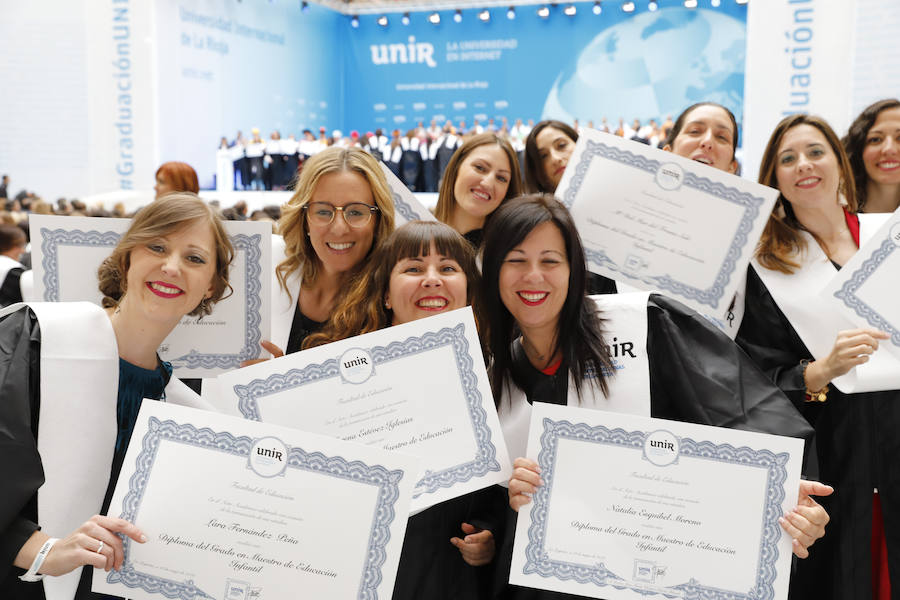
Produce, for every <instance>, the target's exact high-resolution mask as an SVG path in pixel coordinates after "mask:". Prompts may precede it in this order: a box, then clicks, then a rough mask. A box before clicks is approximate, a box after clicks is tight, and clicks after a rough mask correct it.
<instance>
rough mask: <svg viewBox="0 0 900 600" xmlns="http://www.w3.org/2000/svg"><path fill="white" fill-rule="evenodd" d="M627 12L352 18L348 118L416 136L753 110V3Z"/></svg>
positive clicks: (532, 10) (586, 6) (610, 6)
mask: <svg viewBox="0 0 900 600" xmlns="http://www.w3.org/2000/svg"><path fill="white" fill-rule="evenodd" d="M635 4H639V5H640V6H638V7H637V8H636V10H635V11H634V12H631V13H626V12H624V11H623V10H622V9H621V7H620V3H619V2H615V3H613V2H606V3H604V4H603V10H602V12H601V14H599V15H598V14H594V11H593V10H592V7H593V3H592V2H578V3H575V7H576V9H577V13H576V14H575V15H574V16H567V15H565V14H563V10H564V5H562V4H560V5H557V6H553V7H549V6H548V9H549V10H550V14H549V16H548V18H546V19H544V18H541V17H539V16H538V15H537V10H538V9H539V8H540V7H539V6H535V5H527V6H519V7H518V8H517V9H516V18H515V19H509V18H507V9H506V8H505V7H504V8H493V9H490V20H489V21H486V22H485V21H481V20H480V19H479V18H478V14H479V13H480V12H481V11H479V10H463V11H462V12H461V16H462V19H461V21H460V22H458V23H457V22H455V20H454V18H453V17H454V11H440V12H439V13H438V14H439V15H440V23H439V24H436V25H435V24H432V23H431V22H429V21H428V16H429V15H430V14H431V13H426V12H417V13H411V15H410V23H409V25H403V24H402V22H401V15H400V14H389V15H387V16H388V25H387V26H386V27H382V26H380V25H378V24H377V22H376V19H377V18H378V17H379V16H380V15H360V16H359V17H358V18H359V27H358V28H352V27H351V26H350V18H349V17H345V18H344V21H345V22H344V25H345V26H344V27H343V28H342V32H343V38H344V40H345V43H344V44H343V46H344V48H345V52H346V56H345V71H344V77H343V80H344V82H345V86H346V87H345V92H344V95H343V97H344V123H345V127H347V128H356V129H366V128H368V129H370V128H374V127H383V128H387V129H393V128H398V129H401V130H405V129H409V128H411V127H413V126H415V124H416V123H417V122H419V121H424V122H425V123H426V124H427V123H428V122H429V121H430V120H431V119H436V120H438V121H439V122H441V123H443V121H444V120H445V119H450V120H452V121H453V122H454V124H458V123H459V121H460V120H465V121H466V124H467V125H471V124H472V122H473V120H474V119H478V120H479V121H480V122H481V124H482V125H484V124H486V123H485V122H486V121H487V120H488V119H491V118H493V119H494V120H495V122H496V124H497V125H498V126H499V124H500V122H501V119H502V118H504V117H506V118H507V119H508V121H509V125H510V126H512V124H513V122H514V121H515V119H517V118H522V119H523V120H527V119H529V118H533V119H535V120H538V119H541V118H551V117H552V118H558V119H562V120H565V121H568V122H572V121H573V120H574V119H579V120H580V122H581V124H582V125H587V123H588V121H594V123H595V125H599V124H600V121H601V119H602V118H604V117H605V118H606V119H607V120H608V122H609V125H610V127H614V126H615V125H616V124H617V123H618V119H619V118H623V119H624V120H625V123H626V124H630V123H631V121H632V120H633V119H634V118H639V119H640V120H641V121H642V122H646V120H647V119H650V118H655V119H661V118H665V116H666V115H668V114H671V115H673V116H675V115H677V114H678V113H679V112H680V111H681V109H683V108H684V107H685V106H687V105H689V104H692V103H694V102H698V101H701V100H712V101H715V102H719V103H721V104H724V105H725V106H727V107H729V108H731V109H732V110H733V111H734V112H735V114H736V115H737V116H738V118H739V119H740V117H741V114H742V112H743V110H742V109H743V95H744V55H745V46H746V14H747V10H746V6H742V5H737V4H736V3H734V2H732V1H730V0H725V1H723V2H722V3H721V5H720V6H718V7H715V8H712V7H710V5H709V4H708V3H706V2H704V3H703V4H704V5H705V6H707V8H696V9H688V8H685V7H684V6H683V3H682V2H681V1H680V0H666V1H660V2H659V3H658V6H659V8H658V9H657V10H654V11H650V10H649V9H648V3H647V2H640V3H637V2H636V3H635Z"/></svg>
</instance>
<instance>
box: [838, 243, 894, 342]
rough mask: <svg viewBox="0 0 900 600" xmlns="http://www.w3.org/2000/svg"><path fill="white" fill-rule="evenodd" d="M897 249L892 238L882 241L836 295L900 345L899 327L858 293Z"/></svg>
mask: <svg viewBox="0 0 900 600" xmlns="http://www.w3.org/2000/svg"><path fill="white" fill-rule="evenodd" d="M896 251H897V244H896V243H895V242H893V241H891V240H890V239H886V240H884V241H883V242H881V246H879V247H878V249H877V250H875V252H873V253H872V256H870V257H869V258H867V259H866V260H864V261H863V263H862V265H860V267H859V268H858V269H857V270H856V271H854V272H853V275H851V276H850V279H848V280H847V281H845V282H844V285H842V286H841V289H839V290H837V291H836V292H835V293H834V297H835V298H837V299H838V300H840V301H841V302H843V303H844V305H846V306H847V307H848V308H851V309H852V310H853V312H855V313H856V314H857V315H859V316H860V317H862V318H863V319H865V320H866V322H867V323H868V324H869V325H871V326H872V327H875V328H877V329H880V330H882V331H884V332H886V333H887V334H888V335H890V336H891V343H892V344H893V345H894V346H897V347H900V330H898V329H897V327H894V326H893V325H892V324H891V323H890V322H889V321H888V320H887V319H885V318H884V317H883V316H881V314H879V313H878V311H876V310H875V309H874V308H872V307H871V306H869V305H868V304H866V303H865V302H863V301H862V300H861V299H860V298H859V296H857V295H856V293H857V292H858V291H859V288H861V287H862V285H863V284H864V283H865V282H866V280H867V279H868V278H869V277H870V276H871V275H872V273H874V272H875V271H877V270H878V267H880V266H881V264H882V263H883V262H884V261H886V260H887V259H888V257H889V256H890V255H891V254H893V253H894V252H896Z"/></svg>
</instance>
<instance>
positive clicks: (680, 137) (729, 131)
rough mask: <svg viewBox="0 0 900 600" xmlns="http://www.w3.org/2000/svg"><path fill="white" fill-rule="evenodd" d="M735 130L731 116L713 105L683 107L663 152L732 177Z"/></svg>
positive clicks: (736, 134)
mask: <svg viewBox="0 0 900 600" xmlns="http://www.w3.org/2000/svg"><path fill="white" fill-rule="evenodd" d="M737 144H738V126H737V120H736V119H735V118H734V114H732V112H731V111H730V110H728V109H727V108H725V107H724V106H722V105H721V104H716V103H715V102H698V103H697V104H693V105H691V106H689V107H687V108H686V109H685V110H684V111H683V112H682V113H681V114H680V115H678V119H677V120H676V121H675V125H673V126H672V129H671V130H670V131H669V137H668V138H667V139H666V143H665V146H663V150H668V151H669V152H674V153H675V154H677V155H679V156H683V157H685V158H690V159H691V160H696V161H698V162H701V163H703V164H706V165H709V166H711V167H715V168H717V169H719V170H721V171H727V172H729V173H734V172H736V171H737V167H738V164H737V161H736V160H735V158H734V152H735V150H737Z"/></svg>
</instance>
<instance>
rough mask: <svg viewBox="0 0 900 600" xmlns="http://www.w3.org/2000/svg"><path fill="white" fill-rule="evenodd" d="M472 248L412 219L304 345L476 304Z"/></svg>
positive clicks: (446, 230) (437, 226)
mask: <svg viewBox="0 0 900 600" xmlns="http://www.w3.org/2000/svg"><path fill="white" fill-rule="evenodd" d="M480 281H481V275H480V274H479V273H478V268H477V267H476V265H475V251H474V249H473V248H472V246H471V245H470V244H468V243H466V240H465V239H464V238H463V237H462V236H461V235H459V234H458V233H456V232H455V231H454V230H453V229H452V228H451V227H449V226H447V225H444V224H443V223H437V222H434V221H411V222H409V223H407V224H405V225H403V226H402V227H399V228H397V230H396V231H394V233H392V234H391V235H390V236H388V238H387V239H385V240H384V241H383V242H382V243H381V244H380V245H379V246H378V248H377V249H376V250H375V251H374V252H373V254H372V259H371V260H370V261H368V262H367V263H366V266H365V267H364V268H363V270H361V271H360V272H359V273H358V274H357V276H356V277H354V279H353V282H352V283H351V285H350V287H349V290H348V291H347V293H346V295H345V296H344V297H343V299H342V300H341V302H340V303H339V304H338V305H337V306H336V307H335V309H334V313H333V314H332V317H331V319H329V321H328V323H327V324H326V325H325V327H324V328H323V330H322V331H321V332H320V333H317V334H313V335H311V336H310V337H309V338H307V342H306V343H305V344H304V347H305V348H308V347H313V346H318V345H321V344H327V343H329V342H335V341H337V340H342V339H345V338H348V337H351V336H354V335H361V334H363V333H369V332H370V331H377V330H379V329H383V328H385V327H389V326H391V325H400V324H401V323H407V322H409V321H414V320H416V319H421V318H423V317H427V316H430V315H433V314H437V313H441V312H445V311H450V310H454V309H457V308H462V307H463V306H469V305H473V310H474V311H475V318H476V321H479V322H483V319H479V318H478V317H479V311H480V304H478V303H477V302H474V303H473V301H474V300H475V294H476V291H477V290H478V287H479V284H480Z"/></svg>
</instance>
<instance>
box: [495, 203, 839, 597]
mask: <svg viewBox="0 0 900 600" xmlns="http://www.w3.org/2000/svg"><path fill="white" fill-rule="evenodd" d="M585 274H586V271H585V258H584V250H583V248H582V245H581V241H580V239H579V236H578V232H577V231H576V229H575V224H574V222H573V221H572V217H571V216H570V215H569V213H568V211H567V210H566V209H565V207H564V206H563V205H562V204H561V203H560V202H559V201H557V200H556V199H555V198H553V197H551V196H545V195H530V196H524V197H521V198H516V199H515V200H511V201H510V202H507V203H506V204H504V205H503V206H501V207H500V208H499V209H498V210H497V214H496V215H495V218H494V219H492V220H491V222H490V224H489V225H488V227H487V230H486V231H485V240H484V263H483V276H484V294H485V312H486V316H487V318H488V321H489V323H490V324H491V329H490V343H489V345H490V350H491V354H492V357H493V364H492V366H491V371H490V373H491V384H492V386H493V391H494V400H495V402H496V405H497V411H498V414H499V416H500V424H501V427H502V428H503V433H504V437H505V439H506V442H507V446H508V447H509V450H510V455H511V456H515V457H518V458H516V459H515V463H514V471H513V476H512V478H511V479H510V481H509V506H510V508H512V509H513V510H518V509H519V508H520V507H521V506H523V505H525V504H527V503H528V502H530V501H531V494H533V493H534V491H535V490H536V488H537V486H538V485H540V476H539V475H538V473H537V464H536V463H535V462H534V461H532V460H529V459H527V458H524V456H525V445H526V438H527V433H528V423H529V420H530V414H531V404H532V403H533V402H535V401H540V402H550V403H553V404H562V405H569V406H574V405H581V406H584V407H588V408H596V409H602V410H611V411H614V412H625V413H633V414H643V415H649V416H654V417H658V418H664V419H673V420H678V421H688V422H692V423H700V424H704V425H715V426H721V427H731V428H736V429H746V430H754V431H765V432H768V433H778V434H781V435H789V436H793V437H809V436H810V434H811V430H810V428H809V425H808V424H807V423H806V422H805V421H804V419H803V417H802V416H800V414H799V413H798V412H797V411H796V409H795V408H794V407H793V405H791V403H790V402H789V401H788V400H787V398H785V397H784V395H783V394H782V393H781V392H780V391H779V390H778V388H777V387H776V386H775V385H774V384H772V382H771V381H769V380H768V379H767V378H766V377H765V375H764V374H763V373H762V372H761V371H760V370H759V369H757V368H756V367H755V366H754V365H753V363H752V362H751V361H750V360H749V358H747V356H746V355H745V354H744V353H743V352H742V351H741V350H740V348H738V347H737V346H736V345H735V344H734V343H733V342H732V341H731V340H729V339H728V338H727V337H726V336H725V335H724V334H722V333H721V332H719V331H718V330H717V329H716V328H715V327H714V326H713V325H711V324H710V323H708V322H707V320H706V319H705V318H704V317H701V316H700V315H698V314H696V313H695V312H693V311H692V310H690V309H688V308H687V307H685V306H683V305H681V304H679V303H678V302H676V301H675V300H672V299H670V298H667V297H665V296H661V295H657V294H648V293H646V292H644V293H634V294H616V295H604V296H596V297H588V296H586V295H585ZM642 332H643V333H642ZM613 373H615V375H614V376H612V375H611V374H613ZM648 397H649V398H648ZM827 491H828V488H827V487H826V486H821V484H814V483H810V484H808V487H807V488H805V490H802V492H803V493H802V494H801V498H800V504H801V506H800V507H799V508H798V509H795V510H794V511H791V512H790V513H788V515H787V516H786V520H785V524H784V525H783V526H784V528H785V530H787V531H788V533H789V534H791V535H792V537H793V538H794V540H795V541H794V548H793V549H794V552H795V553H796V554H797V555H799V556H806V554H807V550H806V549H807V547H809V546H810V545H811V544H812V543H813V542H814V541H815V540H816V539H817V538H819V537H821V536H822V534H823V532H824V525H825V522H826V521H827V515H826V514H825V512H824V510H823V509H822V508H821V507H820V506H818V505H817V504H816V503H815V501H813V500H812V499H811V498H809V496H808V494H809V493H813V492H814V493H825V492H827ZM509 519H510V521H509V522H510V523H511V522H512V514H511V513H509ZM511 529H512V526H508V528H507V531H506V532H505V534H504V536H503V541H504V546H503V547H504V551H503V552H502V553H501V555H500V556H501V560H502V561H503V562H501V563H500V564H501V565H504V564H505V565H506V567H505V568H506V569H508V564H509V559H510V554H511V547H512V534H511V533H510V530H511ZM504 575H505V573H504V569H503V568H501V571H500V576H501V580H502V581H506V579H504V578H503V577H504ZM504 593H505V594H506V596H505V597H509V598H517V599H518V598H550V597H553V598H558V597H560V596H555V595H552V594H549V593H547V592H542V591H538V590H533V589H528V588H517V587H514V586H509V587H508V589H506V590H505V591H504ZM562 597H565V596H562Z"/></svg>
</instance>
